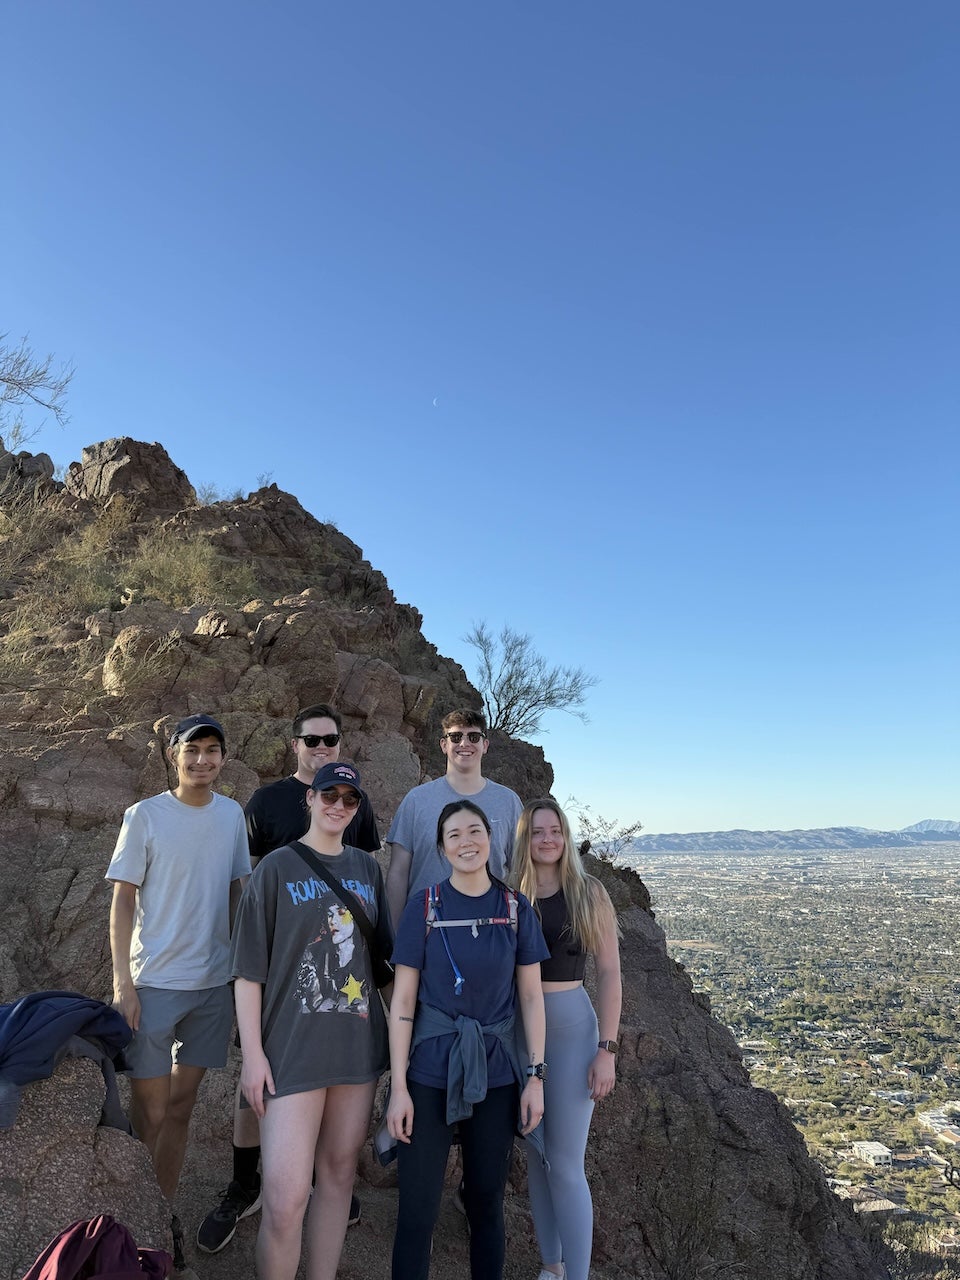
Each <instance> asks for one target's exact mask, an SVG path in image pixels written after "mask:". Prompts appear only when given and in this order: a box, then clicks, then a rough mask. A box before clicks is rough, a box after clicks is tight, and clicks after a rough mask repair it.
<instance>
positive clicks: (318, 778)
mask: <svg viewBox="0 0 960 1280" xmlns="http://www.w3.org/2000/svg"><path fill="white" fill-rule="evenodd" d="M336 786H348V787H353V789H354V791H356V792H357V794H358V795H361V796H365V795H366V794H367V793H366V792H365V791H364V789H363V787H361V785H360V774H359V773H358V772H357V769H356V767H355V766H354V765H352V764H351V763H350V761H349V760H336V761H334V762H333V763H332V764H325V765H324V766H323V767H322V768H321V769H318V770H317V772H316V773H315V774H314V775H313V782H312V783H311V784H310V790H311V791H322V790H323V789H324V787H336Z"/></svg>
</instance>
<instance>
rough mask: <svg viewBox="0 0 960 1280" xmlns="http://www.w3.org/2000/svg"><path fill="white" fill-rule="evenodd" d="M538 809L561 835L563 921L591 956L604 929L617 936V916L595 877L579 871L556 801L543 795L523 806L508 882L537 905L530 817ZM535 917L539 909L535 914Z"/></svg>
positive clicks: (605, 931)
mask: <svg viewBox="0 0 960 1280" xmlns="http://www.w3.org/2000/svg"><path fill="white" fill-rule="evenodd" d="M538 809H546V810H548V811H549V812H550V813H552V814H554V815H555V816H556V817H557V819H558V821H559V823H560V830H561V831H562V833H563V853H562V854H561V855H560V888H561V889H562V891H563V897H564V901H565V902H566V904H567V921H568V923H569V927H570V932H571V934H572V935H573V937H574V939H575V940H576V941H578V942H579V943H580V945H581V946H582V947H583V948H584V949H585V950H587V951H589V952H590V953H591V954H592V955H596V953H597V951H598V950H599V948H600V946H601V944H602V942H603V939H604V936H605V934H606V933H607V930H608V929H609V928H610V927H611V925H612V927H613V929H614V930H615V932H616V935H617V937H618V938H619V937H620V925H619V922H618V921H617V913H616V912H615V911H614V909H613V903H612V902H611V901H610V895H609V894H608V893H607V891H606V889H605V888H604V887H603V885H602V884H601V883H600V881H599V880H598V879H597V878H596V876H591V875H588V874H587V872H586V871H584V869H583V863H582V861H581V858H580V854H579V853H578V852H577V850H576V849H575V848H574V845H573V836H572V835H571V833H570V823H569V822H568V821H567V815H566V814H565V813H564V812H563V810H562V809H561V808H560V806H559V805H558V804H557V802H556V800H554V799H552V798H551V797H550V796H544V797H542V798H541V799H539V800H531V801H530V802H529V803H528V804H525V805H524V806H523V812H522V813H521V814H520V817H519V819H518V821H517V834H516V836H515V837H514V842H513V859H512V861H511V866H510V883H511V884H512V885H513V886H514V888H515V889H519V890H520V892H521V893H522V894H523V895H524V896H525V897H527V898H529V899H530V901H531V903H532V904H533V906H534V907H536V905H537V868H536V865H535V863H534V861H533V850H532V847H531V846H532V833H533V815H534V814H535V813H536V812H537V810H538ZM537 914H538V915H539V910H538V912H537Z"/></svg>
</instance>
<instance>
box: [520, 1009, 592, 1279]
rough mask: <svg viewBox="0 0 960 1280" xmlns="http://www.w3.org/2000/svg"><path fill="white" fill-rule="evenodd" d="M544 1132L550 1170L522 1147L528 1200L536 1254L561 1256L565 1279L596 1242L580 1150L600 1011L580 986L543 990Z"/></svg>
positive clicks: (583, 1263)
mask: <svg viewBox="0 0 960 1280" xmlns="http://www.w3.org/2000/svg"><path fill="white" fill-rule="evenodd" d="M543 1001H544V1004H545V1006H546V1010H547V1044H546V1052H545V1053H544V1055H543V1056H544V1058H545V1060H546V1063H547V1080H546V1084H545V1086H544V1094H543V1101H544V1111H543V1137H544V1145H545V1148H546V1155H547V1161H548V1163H549V1165H550V1172H549V1173H546V1172H544V1169H543V1165H542V1164H541V1163H540V1159H539V1157H538V1156H537V1153H536V1152H535V1151H534V1149H533V1148H532V1147H530V1146H528V1147H527V1180H528V1182H529V1186H530V1207H531V1209H532V1210H533V1225H534V1228H535V1229H536V1232H537V1243H538V1244H539V1246H540V1257H541V1259H542V1260H543V1261H544V1262H549V1263H551V1264H553V1263H556V1262H560V1261H562V1262H563V1263H564V1265H565V1266H566V1269H567V1277H568V1280H587V1277H588V1274H589V1271H590V1254H591V1252H592V1250H593V1201H592V1199H591V1198H590V1187H589V1185H588V1184H587V1175H586V1174H585V1173H584V1170H583V1157H584V1153H585V1152H586V1149H587V1133H588V1131H589V1129H590V1119H591V1117H592V1115H593V1100H592V1099H591V1097H590V1092H589V1089H588V1088H587V1071H588V1069H589V1067H590V1063H591V1062H592V1061H593V1059H594V1057H595V1056H596V1053H597V1037H598V1034H599V1033H598V1030H597V1015H596V1014H595V1013H594V1011H593V1005H592V1004H591V1003H590V997H589V996H588V995H587V993H586V991H585V990H584V989H583V987H576V988H574V989H573V990H572V991H547V992H544V996H543Z"/></svg>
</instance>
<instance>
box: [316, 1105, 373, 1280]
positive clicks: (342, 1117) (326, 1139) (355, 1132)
mask: <svg viewBox="0 0 960 1280" xmlns="http://www.w3.org/2000/svg"><path fill="white" fill-rule="evenodd" d="M376 1091H377V1083H376V1081H375V1080H372V1081H371V1082H370V1083H369V1084H340V1085H331V1086H330V1088H329V1089H327V1091H326V1093H327V1104H326V1107H325V1108H324V1112H323V1117H322V1120H321V1123H320V1135H319V1138H318V1140H317V1148H316V1157H315V1160H316V1172H317V1186H316V1190H315V1192H314V1195H313V1199H312V1200H311V1202H310V1209H309V1211H308V1213H307V1280H335V1278H336V1274H337V1267H338V1266H339V1263H340V1254H341V1253H342V1252H343V1239H344V1236H345V1235H346V1234H347V1218H348V1217H349V1215H350V1196H351V1194H352V1193H353V1181H354V1178H355V1177H356V1174H357V1161H358V1159H359V1157H360V1148H361V1147H362V1146H363V1144H364V1142H365V1141H366V1138H367V1133H368V1132H369V1129H370V1113H371V1111H372V1110H373V1099H374V1095H375V1094H376Z"/></svg>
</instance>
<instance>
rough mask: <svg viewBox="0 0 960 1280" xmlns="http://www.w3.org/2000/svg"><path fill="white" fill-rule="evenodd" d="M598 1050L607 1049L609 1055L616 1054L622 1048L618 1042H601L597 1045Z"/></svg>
mask: <svg viewBox="0 0 960 1280" xmlns="http://www.w3.org/2000/svg"><path fill="white" fill-rule="evenodd" d="M597 1048H598V1049H606V1051H607V1053H616V1052H617V1050H618V1049H619V1048H620V1046H619V1045H618V1044H617V1042H616V1040H601V1041H600V1043H599V1044H598V1045H597Z"/></svg>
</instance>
